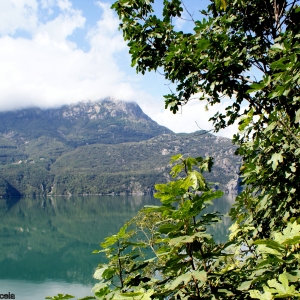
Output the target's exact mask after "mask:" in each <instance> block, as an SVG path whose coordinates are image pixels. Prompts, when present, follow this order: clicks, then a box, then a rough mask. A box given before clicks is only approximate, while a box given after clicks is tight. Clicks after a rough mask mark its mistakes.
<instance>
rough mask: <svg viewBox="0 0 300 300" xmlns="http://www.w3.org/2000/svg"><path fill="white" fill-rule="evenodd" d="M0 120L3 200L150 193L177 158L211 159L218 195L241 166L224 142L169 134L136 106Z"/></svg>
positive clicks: (82, 107)
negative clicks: (27, 197) (11, 198)
mask: <svg viewBox="0 0 300 300" xmlns="http://www.w3.org/2000/svg"><path fill="white" fill-rule="evenodd" d="M102 106H103V107H104V108H103V109H102ZM97 111H98V113H97ZM34 112H35V113H34ZM0 114H1V119H2V120H3V123H2V125H1V126H0V195H1V196H3V197H7V196H18V195H23V196H38V195H49V194H50V195H70V194H73V195H75V194H110V193H116V194H120V193H121V194H124V193H129V194H132V193H139V194H147V193H152V192H153V190H154V185H155V184H156V183H160V182H166V181H168V180H169V179H170V177H169V168H168V162H169V160H170V157H171V156H172V155H175V154H177V153H183V154H185V155H188V156H208V155H210V156H213V157H214V158H215V166H214V168H213V171H212V173H210V174H207V176H206V177H207V179H208V180H209V181H211V182H214V183H215V186H216V187H217V188H221V189H224V190H226V189H228V187H227V185H228V182H230V181H232V180H233V181H235V182H236V181H237V180H238V175H237V174H238V170H239V162H240V160H239V158H238V157H237V156H235V155H234V151H235V148H234V146H233V145H232V143H231V141H230V140H229V139H226V138H220V137H216V136H214V135H211V134H203V132H202V133H201V132H197V133H193V134H174V133H172V132H171V131H170V130H168V129H167V128H165V127H162V126H160V125H158V124H157V123H156V122H154V121H152V120H151V119H150V118H149V117H148V116H146V115H145V114H144V113H143V112H142V111H141V110H140V108H139V107H138V106H137V105H136V104H133V103H125V102H109V101H105V102H98V103H88V104H86V103H85V104H82V103H79V104H78V105H77V106H75V105H72V106H69V107H63V108H60V109H56V110H53V109H52V110H46V111H41V110H39V109H27V110H24V111H18V112H8V113H0ZM13 117H14V118H15V119H14V122H13V121H12V120H13ZM84 120H86V121H85V123H86V126H83V127H82V129H81V130H79V127H80V126H82V124H83V121H84ZM40 121H41V122H40ZM72 124H73V126H71V125H72ZM96 124H97V125H96ZM111 124H114V126H112V125H111ZM125 124H128V126H125ZM62 132H64V133H63V134H62ZM76 132H77V134H76ZM99 132H100V133H99ZM103 132H105V135H106V138H104V135H103V134H104V133H103ZM125 132H126V133H125ZM109 136H110V138H109Z"/></svg>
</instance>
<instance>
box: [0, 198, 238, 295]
mask: <svg viewBox="0 0 300 300" xmlns="http://www.w3.org/2000/svg"><path fill="white" fill-rule="evenodd" d="M233 201H234V198H233V197H231V196H223V197H222V198H220V199H217V200H216V201H215V205H214V206H211V207H210V208H209V210H208V211H210V212H211V211H219V212H220V213H223V214H226V213H227V212H228V211H229V209H230V205H231V203H233ZM156 204H159V202H158V200H156V199H154V198H153V197H151V196H114V197H112V196H89V197H87V196H85V197H68V198H64V197H51V198H37V199H19V200H3V199H0V294H7V293H9V292H10V293H11V294H12V293H13V294H15V298H16V299H20V300H38V299H45V296H48V295H51V296H53V295H56V294H57V293H69V294H72V295H74V296H76V297H77V298H80V297H83V296H87V295H92V293H91V288H92V287H93V285H94V284H95V283H96V281H95V280H94V279H93V277H92V275H93V273H94V271H95V268H96V267H97V265H98V264H99V263H100V262H102V261H103V256H101V255H99V254H92V251H93V250H95V249H100V247H99V244H100V243H101V242H102V241H103V239H104V238H105V237H106V236H108V235H111V234H115V233H116V232H118V230H119V228H120V227H121V226H122V225H123V224H124V223H125V222H126V221H129V220H130V219H131V218H132V217H133V216H134V215H135V214H136V213H137V212H138V211H139V210H140V209H141V208H142V207H143V206H144V205H156ZM229 225H230V220H229V218H226V217H225V218H224V221H223V224H217V225H216V227H215V228H213V229H211V233H212V234H213V235H214V237H215V239H216V240H219V241H224V240H225V239H226V235H227V228H228V226H229Z"/></svg>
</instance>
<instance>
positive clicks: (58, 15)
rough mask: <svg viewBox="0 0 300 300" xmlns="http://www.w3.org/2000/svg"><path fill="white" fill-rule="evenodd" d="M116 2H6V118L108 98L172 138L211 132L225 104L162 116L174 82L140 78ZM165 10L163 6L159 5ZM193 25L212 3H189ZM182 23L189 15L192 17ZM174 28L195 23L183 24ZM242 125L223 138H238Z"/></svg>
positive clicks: (1, 0) (0, 105) (2, 71)
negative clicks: (135, 107)
mask: <svg viewBox="0 0 300 300" xmlns="http://www.w3.org/2000/svg"><path fill="white" fill-rule="evenodd" d="M113 2H114V1H111V0H109V1H96V0H0V62H1V68H0V111H7V110H15V109H22V108H27V107H33V106H35V107H40V108H42V109H46V108H53V107H59V106H62V105H65V104H71V103H77V102H79V101H97V100H101V99H105V98H108V97H109V98H112V99H115V100H124V101H135V102H137V103H138V104H139V105H140V107H141V108H142V110H143V111H144V112H145V113H146V114H147V115H149V116H150V117H151V118H152V119H153V120H155V121H156V122H157V123H159V124H160V125H163V126H166V127H168V128H170V129H171V130H173V131H174V132H194V131H196V130H199V129H204V130H211V129H212V124H211V123H210V122H208V119H209V117H211V116H213V115H214V114H215V113H216V112H217V111H218V110H224V108H225V107H226V106H227V104H228V103H226V102H225V103H222V104H220V105H219V106H214V107H212V108H210V109H209V111H206V110H205V104H206V103H205V102H200V101H198V100H192V101H190V102H189V104H188V105H186V106H183V107H182V110H181V112H180V113H177V114H176V115H174V114H172V113H171V112H170V111H169V110H165V109H164V98H163V95H165V94H168V93H169V88H168V82H166V81H165V79H164V77H163V76H162V75H160V74H158V73H154V72H153V73H147V74H145V75H142V74H136V71H135V69H134V68H132V67H131V66H130V64H131V61H130V55H129V53H128V51H129V49H128V47H127V45H126V42H124V41H123V37H122V32H121V31H119V30H118V27H119V23H120V22H119V20H118V18H117V15H116V14H115V12H114V11H112V10H111V9H110V6H111V4H112V3H113ZM157 3H158V4H157V5H156V6H155V9H156V10H157V11H159V9H160V8H161V7H160V5H161V3H162V0H159V1H157ZM185 4H186V6H187V7H188V9H189V12H191V13H192V14H193V15H194V17H195V18H197V16H198V12H199V10H200V9H203V8H205V7H206V4H207V0H201V1H196V0H186V1H185ZM183 17H184V19H188V18H189V16H188V14H187V13H186V12H184V14H183ZM174 24H175V29H178V30H183V31H187V30H190V29H191V26H192V25H191V22H189V21H186V20H183V19H179V18H177V19H176V20H175V23H174ZM236 128H237V127H236V125H233V126H232V127H230V128H227V129H225V130H223V131H220V132H219V133H218V135H220V136H226V137H232V135H233V133H235V132H236Z"/></svg>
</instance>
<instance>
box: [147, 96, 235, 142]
mask: <svg viewBox="0 0 300 300" xmlns="http://www.w3.org/2000/svg"><path fill="white" fill-rule="evenodd" d="M161 101H162V103H163V100H161ZM229 103H230V100H229V99H228V100H227V101H224V102H222V103H220V104H216V105H214V106H212V107H209V110H208V111H207V110H206V108H205V105H206V101H199V100H191V101H190V102H189V103H188V104H186V105H184V106H182V108H181V109H180V110H179V111H178V112H177V113H176V114H173V113H172V112H171V111H170V110H165V109H161V110H160V111H159V112H156V113H155V109H154V108H153V107H150V106H149V105H147V104H146V105H145V104H144V105H143V104H142V105H141V106H142V107H143V109H144V111H149V114H150V115H152V118H153V119H154V120H155V121H156V122H157V123H159V124H161V125H163V126H166V127H168V128H170V129H171V130H172V131H174V132H177V133H179V132H194V131H197V130H211V129H213V123H212V122H211V121H209V118H210V117H212V116H214V114H215V113H217V112H218V111H223V112H224V111H225V108H226V107H227V106H228V105H229ZM156 110H157V109H156ZM236 132H237V124H233V125H231V126H229V127H227V128H226V129H222V130H220V131H219V132H218V133H214V134H216V135H219V136H226V137H229V138H232V136H233V134H234V133H236ZM212 133H213V132H212Z"/></svg>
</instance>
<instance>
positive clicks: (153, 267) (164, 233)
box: [95, 0, 300, 300]
mask: <svg viewBox="0 0 300 300" xmlns="http://www.w3.org/2000/svg"><path fill="white" fill-rule="evenodd" d="M153 3H154V0H149V1H148V0H147V1H146V0H139V1H132V0H119V1H117V2H115V3H114V4H113V5H112V8H113V9H115V11H116V12H117V13H118V15H119V18H120V19H121V24H120V28H121V29H122V31H123V36H124V39H125V40H127V41H128V46H129V48H130V54H131V56H132V65H133V66H136V70H137V72H141V73H142V74H144V73H145V72H146V71H151V70H155V71H156V70H159V71H162V72H164V76H165V78H166V79H168V80H170V81H171V82H172V83H174V84H175V85H176V92H171V94H169V95H166V96H165V103H166V108H170V110H171V111H172V112H173V113H176V112H177V111H178V109H179V106H181V105H184V104H186V103H187V102H188V101H189V100H190V99H191V96H193V97H196V96H197V97H199V99H200V100H205V101H207V105H215V104H217V103H220V102H222V101H223V99H226V101H228V100H230V101H231V103H230V104H229V105H228V106H227V108H226V110H225V112H218V113H217V114H215V115H214V116H213V117H212V118H211V120H212V121H213V123H214V128H215V131H219V130H220V129H221V128H225V127H227V126H229V125H231V124H233V123H234V122H238V125H239V132H238V133H237V134H236V135H235V136H234V142H235V143H236V144H237V145H238V147H239V148H238V150H237V154H239V155H241V156H242V158H243V165H242V167H241V174H242V177H243V183H244V184H245V189H244V191H243V192H242V193H241V194H240V195H239V196H238V197H237V199H236V203H235V205H234V207H233V208H232V210H231V213H230V215H231V217H232V219H233V221H235V223H234V224H233V225H232V227H231V234H230V236H229V241H228V242H227V243H225V244H222V243H216V242H215V241H214V240H213V238H212V236H211V235H209V234H208V233H207V229H208V227H209V226H210V225H211V224H213V223H214V222H216V221H217V220H218V217H219V216H218V214H216V213H215V214H204V215H202V214H201V211H202V209H203V208H204V206H205V205H206V204H207V203H209V202H210V201H211V200H212V199H213V198H214V197H218V196H219V195H218V192H213V191H211V190H210V189H209V188H208V186H207V184H206V182H205V180H204V178H203V175H202V172H201V171H202V168H203V170H205V169H206V170H207V169H209V167H210V166H211V161H210V160H202V159H193V158H186V159H184V158H183V157H182V156H181V155H178V156H176V157H174V158H173V159H172V162H173V163H174V162H175V163H176V164H175V166H174V167H173V168H172V171H171V174H172V176H174V178H175V179H174V180H173V181H170V182H168V183H166V184H160V185H156V189H157V190H158V193H157V194H156V197H158V198H160V200H161V203H162V205H161V206H160V207H149V208H146V209H145V210H144V214H145V217H143V218H142V219H143V220H145V223H143V225H142V228H143V230H142V231H144V232H146V239H145V238H144V239H140V238H139V237H138V235H137V233H138V232H139V231H140V230H141V229H140V227H139V226H140V225H141V223H140V222H139V221H137V220H135V221H133V222H132V223H130V224H128V226H130V225H131V226H136V228H134V227H133V229H132V230H133V231H128V232H127V231H124V228H123V229H122V235H121V232H120V233H119V234H118V235H117V236H115V238H114V239H111V240H110V241H111V242H112V244H109V245H108V244H107V245H106V244H104V246H108V248H106V249H104V251H106V252H107V253H108V256H107V258H108V260H109V263H108V264H107V265H106V266H105V268H106V269H105V271H106V270H109V271H107V272H106V273H105V271H103V273H101V272H102V271H100V274H99V273H96V274H97V277H98V278H99V279H100V284H99V285H98V286H96V287H95V295H96V298H98V299H124V298H131V299H238V300H239V299H240V300H242V299H243V300H244V299H264V300H269V299H278V298H279V299H288V300H294V299H298V298H299V297H300V294H299V290H300V272H299V257H300V225H299V223H300V215H299V205H300V203H299V198H300V189H299V186H300V176H299V175H300V174H299V172H300V161H299V154H300V142H299V137H300V126H299V120H300V109H299V99H300V98H299V92H300V90H299V89H300V81H299V80H300V64H299V57H300V52H299V51H300V47H299V45H300V43H299V38H300V34H299V32H300V26H299V16H300V15H299V13H300V9H299V6H298V4H299V1H296V0H295V1H260V0H253V1H244V0H238V1H223V0H220V1H219V0H218V1H211V3H210V5H209V6H208V8H207V9H206V10H203V11H201V13H202V15H204V16H205V18H204V19H203V20H202V21H197V20H196V21H195V20H193V16H192V14H190V16H191V18H192V21H193V23H194V29H193V32H188V33H183V32H182V31H175V29H174V25H173V20H174V18H176V17H181V15H182V12H183V10H184V9H185V5H184V3H183V1H177V0H165V1H164V3H163V11H162V17H161V18H158V17H157V15H156V12H155V14H154V9H153V7H152V5H153ZM250 71H254V72H255V73H256V75H257V78H256V77H255V76H254V75H253V74H251V72H250ZM199 166H200V170H199ZM195 168H196V169H195ZM153 213H155V214H159V215H158V217H159V220H158V221H156V222H154V224H153V222H152V223H150V219H151V218H152V215H151V214H153ZM150 216H151V217H150ZM148 217H149V222H148V221H147V220H148ZM144 224H148V225H144ZM145 228H147V230H146V231H145ZM118 237H119V238H118ZM149 237H150V238H149ZM128 238H129V239H128ZM125 246H126V251H125V252H124V253H123V254H121V252H122V251H123V249H124V250H125ZM130 246H132V247H131V248H130V249H127V248H128V247H130ZM110 247H113V248H112V249H110ZM145 247H147V248H150V250H151V251H152V253H153V254H154V256H153V257H152V258H148V257H146V258H142V256H141V254H140V253H139V252H137V253H139V256H137V257H136V255H137V254H135V252H134V251H140V252H141V253H142V254H145V253H147V251H146V250H145V249H146V248H145ZM140 249H141V250H140ZM112 250H113V251H116V252H114V253H119V254H120V255H119V256H117V257H118V259H116V258H117V257H116V256H110V253H111V252H110V251H112ZM147 254H148V253H147ZM114 255H116V254H114ZM128 255H129V257H131V259H129V258H128ZM111 258H113V259H112V260H111ZM123 258H124V260H123ZM102 268H103V266H102ZM100 270H101V269H100ZM122 270H123V273H122ZM128 270H130V271H128ZM99 275H100V276H99ZM114 276H115V277H117V278H118V280H117V281H114V285H112V283H113V281H111V280H112V279H113V278H114ZM97 293H98V294H97Z"/></svg>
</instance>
